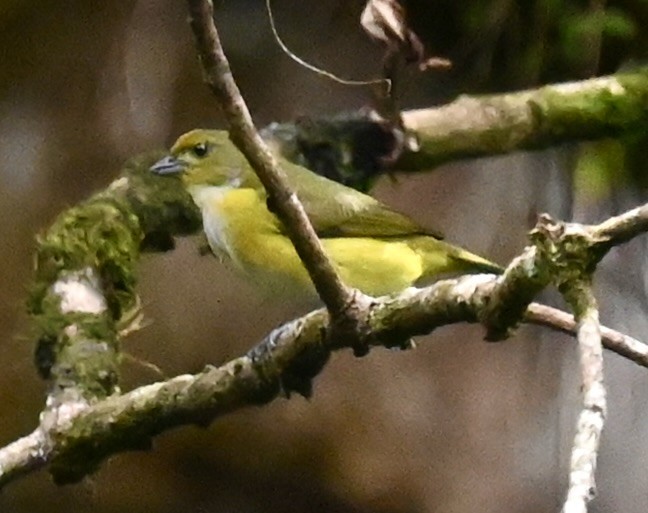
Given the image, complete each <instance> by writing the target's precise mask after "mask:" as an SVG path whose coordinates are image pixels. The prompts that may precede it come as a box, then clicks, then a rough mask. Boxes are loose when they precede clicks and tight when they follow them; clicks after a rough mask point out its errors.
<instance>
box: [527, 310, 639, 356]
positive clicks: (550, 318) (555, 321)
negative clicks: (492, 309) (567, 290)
mask: <svg viewBox="0 0 648 513" xmlns="http://www.w3.org/2000/svg"><path fill="white" fill-rule="evenodd" d="M524 322H527V323H529V324H535V325H537V326H544V327H546V328H551V329H554V330H557V331H560V332H562V333H565V334H567V335H575V334H576V329H577V324H576V320H575V319H574V316H573V315H571V314H569V313H567V312H563V311H562V310H558V309H557V308H552V307H550V306H547V305H541V304H539V303H531V304H530V305H529V307H528V308H527V311H526V313H525V314H524ZM601 337H602V339H603V346H604V347H605V349H608V350H609V351H612V352H613V353H616V354H618V355H619V356H622V357H624V358H627V359H628V360H631V361H633V362H635V363H636V364H637V365H641V366H642V367H646V368H648V345H646V344H644V343H643V342H641V341H639V340H637V339H636V338H632V337H630V336H628V335H624V334H623V333H620V332H618V331H615V330H613V329H610V328H607V327H606V326H601Z"/></svg>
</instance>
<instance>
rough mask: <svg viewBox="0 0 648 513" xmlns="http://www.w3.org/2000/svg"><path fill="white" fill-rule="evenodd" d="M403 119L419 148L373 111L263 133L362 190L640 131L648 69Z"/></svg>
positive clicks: (295, 156)
mask: <svg viewBox="0 0 648 513" xmlns="http://www.w3.org/2000/svg"><path fill="white" fill-rule="evenodd" d="M402 117H403V122H404V125H405V128H406V129H407V130H409V131H411V132H412V133H413V134H414V135H415V136H416V138H417V139H418V142H417V144H411V141H410V140H409V139H407V138H406V137H405V134H402V133H401V131H400V129H399V128H398V127H396V126H394V125H392V124H390V123H389V122H388V121H386V120H384V119H379V118H377V116H376V115H375V113H373V112H371V111H360V112H350V113H340V114H337V115H334V116H330V117H323V118H301V119H300V120H298V121H297V122H295V123H282V124H277V123H275V124H272V125H270V126H269V127H267V128H266V129H265V130H264V132H263V134H264V137H265V138H266V139H267V140H268V141H270V142H271V144H272V145H273V146H274V147H275V149H276V151H278V152H279V153H280V154H282V155H283V156H284V157H286V158H288V159H291V160H293V161H296V162H298V163H301V164H303V165H306V166H307V167H310V168H311V169H317V170H319V171H320V172H321V173H322V174H324V175H326V176H329V177H331V178H334V179H337V180H339V181H341V182H343V183H346V184H349V185H353V186H356V187H358V188H361V189H367V188H368V187H369V185H370V183H371V180H372V178H373V177H375V176H376V175H378V174H380V173H384V172H387V171H389V170H396V171H399V172H419V171H429V170H430V169H431V168H433V167H435V166H438V165H439V164H442V163H444V162H449V161H456V160H459V159H465V158H474V157H482V156H492V155H498V154H504V153H510V152H512V151H518V150H539V149H544V148H549V147H552V146H555V145H559V144H566V143H570V142H578V141H585V140H595V139H602V138H606V137H621V136H624V135H627V134H631V133H639V132H642V131H643V132H645V131H646V130H648V67H642V68H638V69H636V70H634V71H624V72H619V73H617V74H615V75H610V76H606V77H599V78H593V79H589V80H582V81H579V82H569V83H564V84H554V85H547V86H544V87H540V88H537V89H532V90H527V91H516V92H511V93H506V94H494V95H486V96H470V95H462V96H460V97H459V98H457V99H456V100H454V101H453V102H451V103H448V104H447V105H442V106H439V107H435V108H425V109H419V110H408V111H404V112H403V113H402ZM413 148H414V149H413Z"/></svg>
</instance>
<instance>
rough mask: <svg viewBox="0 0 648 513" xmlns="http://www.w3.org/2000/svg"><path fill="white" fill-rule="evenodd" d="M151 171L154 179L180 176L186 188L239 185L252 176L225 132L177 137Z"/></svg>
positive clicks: (187, 134) (195, 132)
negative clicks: (154, 176) (165, 154)
mask: <svg viewBox="0 0 648 513" xmlns="http://www.w3.org/2000/svg"><path fill="white" fill-rule="evenodd" d="M151 171H152V172H153V173H156V174H158V175H180V176H181V178H182V180H183V182H184V183H185V185H186V186H188V187H190V186H202V185H215V186H220V185H226V184H228V183H233V182H238V183H239V184H240V183H242V182H247V181H248V180H251V179H254V176H255V175H254V173H252V171H251V169H250V166H249V164H248V163H247V161H246V160H245V157H244V156H243V155H242V154H241V153H240V152H239V151H238V150H237V149H236V147H235V146H234V144H233V143H232V142H231V141H230V140H229V138H228V135H227V132H225V131H223V130H204V129H196V130H192V131H191V132H187V133H186V134H183V135H181V136H180V137H179V138H178V140H177V141H176V142H175V143H174V145H173V146H172V147H171V151H170V152H169V155H167V156H166V157H164V158H163V159H162V160H160V161H158V162H156V163H155V164H154V165H153V166H151Z"/></svg>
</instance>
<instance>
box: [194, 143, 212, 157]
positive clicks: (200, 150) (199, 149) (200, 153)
mask: <svg viewBox="0 0 648 513" xmlns="http://www.w3.org/2000/svg"><path fill="white" fill-rule="evenodd" d="M208 150H209V148H208V147H207V145H206V144H205V143H198V144H196V145H195V146H194V147H193V148H191V151H192V152H193V154H194V155H195V156H196V157H204V156H205V155H207V151H208Z"/></svg>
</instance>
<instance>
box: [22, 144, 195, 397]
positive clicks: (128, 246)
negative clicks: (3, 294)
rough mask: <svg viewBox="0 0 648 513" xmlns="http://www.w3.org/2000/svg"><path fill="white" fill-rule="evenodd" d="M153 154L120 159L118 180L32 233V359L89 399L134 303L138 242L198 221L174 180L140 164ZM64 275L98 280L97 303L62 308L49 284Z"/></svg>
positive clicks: (108, 375)
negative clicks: (87, 307)
mask: <svg viewBox="0 0 648 513" xmlns="http://www.w3.org/2000/svg"><path fill="white" fill-rule="evenodd" d="M158 156H159V155H149V156H144V157H139V158H137V159H134V160H133V161H131V162H130V163H128V164H127V165H126V167H125V169H124V171H123V172H122V174H121V177H120V178H119V179H118V180H116V181H115V182H113V184H111V185H110V186H109V187H108V188H107V189H105V190H104V191H101V192H100V193H98V194H95V195H94V196H92V197H91V198H90V199H88V200H87V201H85V202H83V203H81V204H79V205H77V206H75V207H72V208H70V209H68V210H66V211H65V212H62V213H61V214H60V215H59V216H58V218H57V219H56V220H55V221H54V223H53V224H52V225H51V226H50V228H49V229H47V230H46V231H45V232H44V233H43V234H41V235H40V236H38V237H37V239H36V255H35V277H34V282H33V285H32V286H31V291H30V295H29V299H28V305H27V306H28V311H29V313H30V314H31V316H32V319H33V321H34V325H33V326H34V331H35V338H36V339H37V340H38V345H37V349H36V364H37V367H38V369H39V372H40V373H41V375H42V376H43V377H45V378H49V379H51V380H52V381H53V383H54V384H55V385H56V386H58V387H61V388H65V387H69V386H76V387H78V388H79V389H80V391H81V394H82V395H83V396H85V397H87V398H89V399H92V398H95V397H105V396H106V395H110V394H111V393H113V392H114V391H115V390H116V386H117V380H118V372H117V370H118V360H119V341H118V336H117V328H116V326H117V323H118V322H119V321H120V320H121V319H123V318H124V317H128V315H129V314H131V313H132V311H133V310H134V309H136V308H137V307H138V305H139V301H138V297H137V291H136V284H137V277H136V265H137V262H138V258H139V254H140V250H141V249H142V247H144V248H145V249H148V250H151V249H155V250H166V249H170V248H171V247H173V237H174V236H175V235H177V234H182V233H188V232H191V231H195V230H196V229H197V228H199V227H200V218H199V215H198V212H197V209H196V207H195V206H194V205H193V202H192V201H191V198H190V196H189V195H188V194H187V193H186V192H185V191H184V189H183V188H182V187H180V184H179V182H178V181H175V180H172V179H167V178H161V177H156V176H155V175H153V174H152V173H150V172H149V171H148V169H149V167H150V165H151V164H152V163H153V162H154V161H155V159H157V157H158ZM151 241H157V242H158V244H151ZM83 273H87V275H88V276H85V277H84V274H83ZM66 277H67V278H71V279H78V278H81V279H82V281H83V280H84V279H88V280H90V281H92V280H93V279H94V280H96V281H98V283H96V284H95V283H90V282H89V285H91V286H93V287H97V288H98V289H99V290H100V292H101V293H102V294H103V298H104V299H105V304H106V308H105V310H103V309H101V308H97V309H96V310H99V311H93V312H78V311H72V312H67V313H66V312H62V311H61V304H60V300H61V298H60V296H59V294H57V293H55V291H54V290H53V285H54V284H55V283H56V282H57V281H59V280H61V279H65V278H66ZM100 306H101V305H100Z"/></svg>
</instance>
